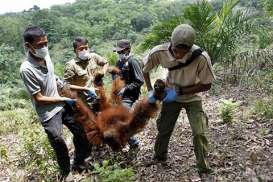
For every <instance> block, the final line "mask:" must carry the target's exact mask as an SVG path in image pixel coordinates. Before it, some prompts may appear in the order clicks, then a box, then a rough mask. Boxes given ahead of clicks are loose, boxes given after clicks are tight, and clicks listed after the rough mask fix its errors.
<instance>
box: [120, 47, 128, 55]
mask: <svg viewBox="0 0 273 182" xmlns="http://www.w3.org/2000/svg"><path fill="white" fill-rule="evenodd" d="M117 53H118V54H124V55H129V54H130V49H129V48H127V49H123V50H121V51H118V52H117Z"/></svg>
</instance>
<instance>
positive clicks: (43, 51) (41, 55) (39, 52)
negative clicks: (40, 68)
mask: <svg viewBox="0 0 273 182" xmlns="http://www.w3.org/2000/svg"><path fill="white" fill-rule="evenodd" d="M34 50H35V53H32V54H33V55H34V56H35V57H38V58H41V59H45V57H46V56H47V55H48V54H49V53H48V47H47V46H45V47H43V48H40V49H34Z"/></svg>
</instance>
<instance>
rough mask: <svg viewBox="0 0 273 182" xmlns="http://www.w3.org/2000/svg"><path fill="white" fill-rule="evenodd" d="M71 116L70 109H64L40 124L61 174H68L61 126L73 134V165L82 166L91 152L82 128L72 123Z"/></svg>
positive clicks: (68, 161)
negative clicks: (54, 154) (53, 152)
mask: <svg viewBox="0 0 273 182" xmlns="http://www.w3.org/2000/svg"><path fill="white" fill-rule="evenodd" d="M73 115H74V112H73V111H72V110H71V109H69V108H68V107H64V108H63V109H62V110H61V111H59V112H58V113H57V114H56V115H54V116H53V117H52V118H51V119H50V120H48V121H46V122H44V123H42V125H43V127H44V129H45V132H46V134H47V136H48V139H49V142H50V144H51V146H52V147H53V149H54V151H55V153H56V157H57V162H58V164H59V167H60V170H61V172H62V173H69V172H70V158H69V153H68V148H67V146H66V144H65V141H64V139H63V136H62V135H63V124H64V125H65V126H66V127H67V128H68V129H69V130H70V131H71V133H72V134H73V143H74V146H75V152H74V163H73V165H80V164H82V163H83V162H84V159H85V158H87V157H88V156H89V155H90V152H91V145H90V144H89V142H88V140H87V138H86V134H85V132H84V130H83V128H82V126H81V125H79V124H78V123H76V122H75V121H74V119H73Z"/></svg>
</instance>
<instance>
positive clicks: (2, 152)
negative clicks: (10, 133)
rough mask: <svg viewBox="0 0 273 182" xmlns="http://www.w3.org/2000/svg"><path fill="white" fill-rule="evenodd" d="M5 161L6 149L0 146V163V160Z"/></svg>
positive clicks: (6, 156) (6, 157)
mask: <svg viewBox="0 0 273 182" xmlns="http://www.w3.org/2000/svg"><path fill="white" fill-rule="evenodd" d="M3 159H4V160H7V159H8V149H7V147H6V146H4V145H2V144H1V145H0V161H1V160H3Z"/></svg>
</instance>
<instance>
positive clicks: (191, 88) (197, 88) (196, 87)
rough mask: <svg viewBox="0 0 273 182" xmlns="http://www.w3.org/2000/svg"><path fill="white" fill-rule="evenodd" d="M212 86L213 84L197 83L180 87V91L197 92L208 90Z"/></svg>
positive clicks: (181, 92)
mask: <svg viewBox="0 0 273 182" xmlns="http://www.w3.org/2000/svg"><path fill="white" fill-rule="evenodd" d="M210 88H211V84H205V85H204V84H197V85H193V86H189V87H180V89H179V92H180V94H182V95H187V94H195V93H199V92H205V91H208V90H209V89H210Z"/></svg>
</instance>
